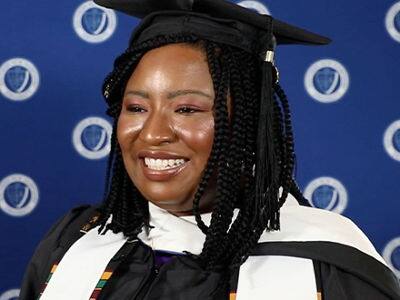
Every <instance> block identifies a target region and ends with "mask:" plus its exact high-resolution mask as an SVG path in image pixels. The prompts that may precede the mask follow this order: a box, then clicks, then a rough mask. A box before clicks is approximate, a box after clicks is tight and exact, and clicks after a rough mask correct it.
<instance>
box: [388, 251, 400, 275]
mask: <svg viewBox="0 0 400 300" xmlns="http://www.w3.org/2000/svg"><path fill="white" fill-rule="evenodd" d="M390 260H391V262H392V265H393V267H395V268H396V269H397V270H399V271H400V247H397V248H396V249H394V250H393V252H392V255H391V257H390Z"/></svg>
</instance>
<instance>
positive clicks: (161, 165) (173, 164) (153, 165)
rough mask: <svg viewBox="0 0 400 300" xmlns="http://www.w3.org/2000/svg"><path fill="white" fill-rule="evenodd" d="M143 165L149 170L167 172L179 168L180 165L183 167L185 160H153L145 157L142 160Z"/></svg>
mask: <svg viewBox="0 0 400 300" xmlns="http://www.w3.org/2000/svg"><path fill="white" fill-rule="evenodd" d="M144 163H145V165H146V167H148V168H149V169H151V170H158V171H162V170H169V169H174V168H177V167H179V166H180V165H183V164H184V163H185V159H183V158H180V159H159V158H157V159H154V158H150V157H145V158H144Z"/></svg>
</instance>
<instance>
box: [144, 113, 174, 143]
mask: <svg viewBox="0 0 400 300" xmlns="http://www.w3.org/2000/svg"><path fill="white" fill-rule="evenodd" d="M139 139H141V140H142V141H143V142H145V143H146V144H148V145H153V146H158V145H162V144H165V143H171V142H173V141H174V140H175V139H176V135H175V132H174V130H173V126H172V124H171V122H170V120H169V118H168V116H167V114H166V113H165V112H162V111H153V112H152V113H151V114H150V115H149V117H148V118H147V120H146V122H145V123H144V125H143V127H142V130H141V132H140V134H139Z"/></svg>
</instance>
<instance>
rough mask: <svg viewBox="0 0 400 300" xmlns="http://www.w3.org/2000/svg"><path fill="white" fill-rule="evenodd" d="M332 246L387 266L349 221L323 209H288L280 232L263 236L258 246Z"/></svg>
mask: <svg viewBox="0 0 400 300" xmlns="http://www.w3.org/2000/svg"><path fill="white" fill-rule="evenodd" d="M271 241H276V242H331V243H335V244H342V245H345V246H349V247H353V248H356V249H358V250H359V251H361V252H363V253H365V254H367V255H369V256H372V257H373V258H374V259H376V260H378V261H379V262H381V263H383V264H385V262H384V260H383V259H382V257H381V256H380V255H379V253H378V252H377V251H376V249H375V247H374V246H373V244H372V243H371V241H370V240H369V239H368V237H367V236H366V235H365V234H364V233H363V232H362V230H361V229H360V228H359V227H358V226H357V225H356V224H354V222H353V221H351V220H350V219H349V218H347V217H345V216H342V215H340V214H337V213H333V212H330V211H326V210H323V209H318V208H313V207H304V206H299V205H285V206H283V207H282V209H281V230H280V231H277V232H264V233H263V235H262V236H261V237H260V240H259V242H260V243H262V242H271Z"/></svg>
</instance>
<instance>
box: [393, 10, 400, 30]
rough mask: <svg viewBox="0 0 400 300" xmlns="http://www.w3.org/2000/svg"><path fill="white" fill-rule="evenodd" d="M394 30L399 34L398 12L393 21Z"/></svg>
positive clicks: (399, 16)
mask: <svg viewBox="0 0 400 300" xmlns="http://www.w3.org/2000/svg"><path fill="white" fill-rule="evenodd" d="M393 23H394V28H396V30H397V31H398V32H399V33H400V12H398V13H397V14H396V16H395V17H394V20H393Z"/></svg>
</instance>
